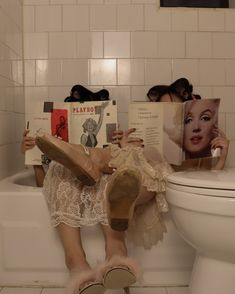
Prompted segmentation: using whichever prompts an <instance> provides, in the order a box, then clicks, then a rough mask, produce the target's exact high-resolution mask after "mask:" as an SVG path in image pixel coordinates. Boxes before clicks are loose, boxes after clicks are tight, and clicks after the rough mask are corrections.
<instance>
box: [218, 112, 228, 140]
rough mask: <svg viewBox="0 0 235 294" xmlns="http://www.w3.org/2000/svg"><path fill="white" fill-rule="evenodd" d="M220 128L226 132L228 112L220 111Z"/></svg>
mask: <svg viewBox="0 0 235 294" xmlns="http://www.w3.org/2000/svg"><path fill="white" fill-rule="evenodd" d="M219 129H220V130H221V131H222V132H224V133H226V114H225V113H222V112H219ZM226 136H227V135H226Z"/></svg>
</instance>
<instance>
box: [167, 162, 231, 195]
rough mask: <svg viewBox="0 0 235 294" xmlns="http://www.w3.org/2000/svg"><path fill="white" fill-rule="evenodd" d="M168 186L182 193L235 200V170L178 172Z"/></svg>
mask: <svg viewBox="0 0 235 294" xmlns="http://www.w3.org/2000/svg"><path fill="white" fill-rule="evenodd" d="M167 186H168V187H169V188H172V189H174V190H178V191H182V192H190V193H193V194H199V195H205V196H213V197H221V198H234V199H235V168H229V169H226V170H222V171H217V170H211V171H183V172H176V173H173V174H171V175H170V176H169V177H168V183H167Z"/></svg>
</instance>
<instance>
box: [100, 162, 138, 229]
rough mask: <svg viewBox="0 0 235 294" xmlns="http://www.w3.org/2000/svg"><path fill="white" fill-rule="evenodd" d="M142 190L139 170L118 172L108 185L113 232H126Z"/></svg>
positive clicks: (131, 169)
mask: <svg viewBox="0 0 235 294" xmlns="http://www.w3.org/2000/svg"><path fill="white" fill-rule="evenodd" d="M140 188H141V176H140V173H139V171H138V170H136V169H133V168H129V167H125V168H122V169H120V170H117V171H115V172H114V174H113V175H112V178H111V180H110V181H109V183H108V184H107V189H106V197H107V202H108V219H109V224H110V226H111V228H112V229H113V230H116V231H125V230H127V229H128V222H129V219H130V217H131V213H132V212H133V209H134V204H135V201H136V199H137V197H138V195H139V192H140Z"/></svg>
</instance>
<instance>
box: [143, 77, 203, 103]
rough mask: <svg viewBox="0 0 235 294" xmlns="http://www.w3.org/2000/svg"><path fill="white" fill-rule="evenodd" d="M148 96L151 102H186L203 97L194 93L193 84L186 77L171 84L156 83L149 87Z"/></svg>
mask: <svg viewBox="0 0 235 294" xmlns="http://www.w3.org/2000/svg"><path fill="white" fill-rule="evenodd" d="M147 97H148V99H149V101H150V102H160V101H161V102H184V101H188V100H196V99H201V96H200V95H198V94H194V93H193V85H192V84H191V83H190V82H189V80H188V79H186V78H180V79H178V80H176V81H174V82H173V83H172V84H170V85H169V86H167V85H156V86H153V87H152V88H150V89H149V91H148V93H147Z"/></svg>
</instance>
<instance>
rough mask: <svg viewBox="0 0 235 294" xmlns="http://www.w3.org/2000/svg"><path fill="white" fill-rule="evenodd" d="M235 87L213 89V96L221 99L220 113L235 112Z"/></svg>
mask: <svg viewBox="0 0 235 294" xmlns="http://www.w3.org/2000/svg"><path fill="white" fill-rule="evenodd" d="M234 93H235V87H213V96H212V97H215V98H216V97H218V98H221V101H220V111H222V112H225V113H230V112H235V99H234Z"/></svg>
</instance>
